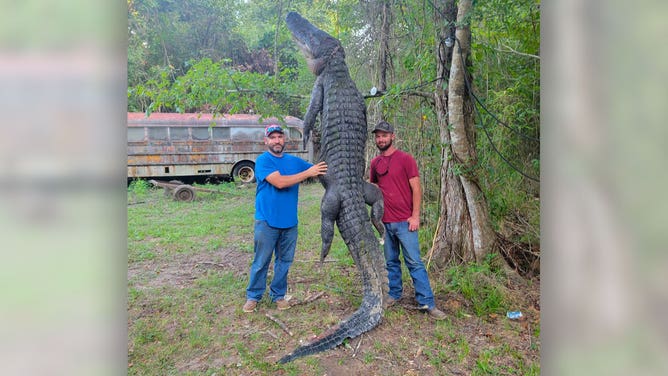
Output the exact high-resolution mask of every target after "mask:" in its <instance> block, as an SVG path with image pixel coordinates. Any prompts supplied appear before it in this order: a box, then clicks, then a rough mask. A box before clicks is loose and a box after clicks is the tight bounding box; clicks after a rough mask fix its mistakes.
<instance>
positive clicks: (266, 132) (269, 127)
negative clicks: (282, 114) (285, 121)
mask: <svg viewBox="0 0 668 376" xmlns="http://www.w3.org/2000/svg"><path fill="white" fill-rule="evenodd" d="M274 132H278V133H281V134H283V133H284V132H283V128H281V126H280V125H278V124H269V125H267V127H266V128H265V129H264V136H265V137H269V135H270V134H272V133H274Z"/></svg>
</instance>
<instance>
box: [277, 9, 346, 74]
mask: <svg viewBox="0 0 668 376" xmlns="http://www.w3.org/2000/svg"><path fill="white" fill-rule="evenodd" d="M286 21H287V22H286V23H287V25H288V29H289V30H290V32H291V33H292V38H293V39H294V41H295V43H296V44H297V47H299V49H300V50H301V52H302V53H303V54H304V56H305V57H306V63H307V65H308V67H309V70H310V71H311V72H313V74H315V75H316V76H318V75H320V73H321V72H322V70H323V69H324V67H325V65H326V63H327V60H328V58H329V57H330V56H331V55H333V54H334V53H335V52H337V51H340V52H341V53H342V54H343V48H342V47H341V43H340V42H339V41H338V40H337V39H336V38H334V37H332V36H331V35H329V34H327V33H326V32H324V31H322V30H320V29H318V28H317V27H315V26H313V25H312V24H311V23H310V22H309V21H308V20H306V19H305V18H303V17H302V16H301V15H299V13H296V12H290V13H288V15H287V16H286ZM344 57H345V56H344Z"/></svg>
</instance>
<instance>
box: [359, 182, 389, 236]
mask: <svg viewBox="0 0 668 376" xmlns="http://www.w3.org/2000/svg"><path fill="white" fill-rule="evenodd" d="M364 201H365V202H366V204H367V205H370V206H371V223H373V226H374V227H375V228H376V230H378V234H379V235H380V244H383V243H385V226H384V225H383V213H384V212H385V204H384V202H383V192H382V191H381V190H380V188H378V186H377V185H375V184H373V183H369V182H367V183H366V184H364Z"/></svg>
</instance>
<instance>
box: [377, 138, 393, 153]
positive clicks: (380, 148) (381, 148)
mask: <svg viewBox="0 0 668 376" xmlns="http://www.w3.org/2000/svg"><path fill="white" fill-rule="evenodd" d="M390 146H392V140H390V142H388V143H387V145H385V146H380V145H378V144H376V147H377V148H378V150H380V151H385V150H387V149H389V148H390Z"/></svg>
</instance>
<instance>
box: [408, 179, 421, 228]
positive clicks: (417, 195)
mask: <svg viewBox="0 0 668 376" xmlns="http://www.w3.org/2000/svg"><path fill="white" fill-rule="evenodd" d="M408 184H410V186H411V191H412V192H413V195H412V196H413V211H412V213H411V216H410V217H409V218H408V230H409V231H417V229H418V228H420V201H421V199H422V188H421V187H420V177H419V176H415V177H412V178H410V179H409V180H408Z"/></svg>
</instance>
